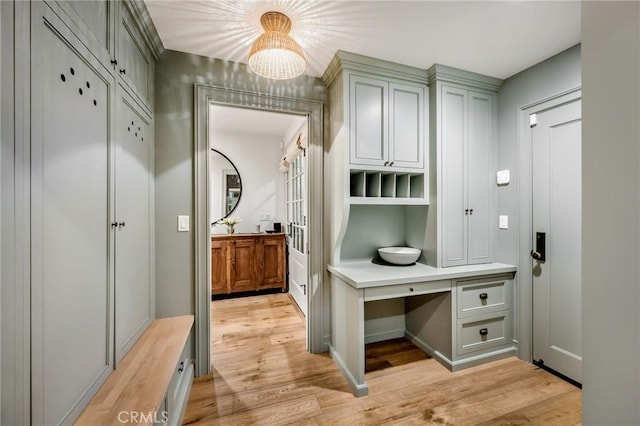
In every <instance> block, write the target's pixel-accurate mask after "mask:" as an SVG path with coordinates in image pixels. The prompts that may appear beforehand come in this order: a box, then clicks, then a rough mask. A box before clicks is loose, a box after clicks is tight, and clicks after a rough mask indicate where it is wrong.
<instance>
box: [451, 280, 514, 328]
mask: <svg viewBox="0 0 640 426" xmlns="http://www.w3.org/2000/svg"><path fill="white" fill-rule="evenodd" d="M510 278H511V277H510V276H504V277H497V278H495V279H489V280H487V279H483V280H474V281H458V282H457V283H456V286H457V294H458V296H457V302H458V318H464V317H468V316H471V315H478V314H486V313H490V312H498V311H503V310H505V309H510V308H511V281H510Z"/></svg>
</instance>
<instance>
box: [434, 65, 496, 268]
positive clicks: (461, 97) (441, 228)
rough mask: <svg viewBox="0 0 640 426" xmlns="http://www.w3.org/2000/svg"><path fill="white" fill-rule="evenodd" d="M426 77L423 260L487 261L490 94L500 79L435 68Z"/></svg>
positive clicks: (492, 137) (492, 187)
mask: <svg viewBox="0 0 640 426" xmlns="http://www.w3.org/2000/svg"><path fill="white" fill-rule="evenodd" d="M428 75H429V85H430V89H431V90H430V91H429V94H430V95H429V113H430V123H431V126H430V131H431V146H430V149H431V153H430V156H429V158H430V160H431V162H432V164H431V172H432V179H431V181H430V183H431V191H430V194H431V203H430V211H429V216H428V223H427V232H428V238H427V240H428V241H429V244H431V246H430V247H429V249H428V250H427V253H426V254H427V262H428V263H429V264H431V265H433V266H437V267H446V266H459V265H468V264H478V263H489V262H492V261H493V259H494V246H495V240H496V237H497V232H498V216H497V186H496V178H495V172H496V158H497V126H496V117H497V102H496V100H497V93H496V92H497V91H498V89H499V88H500V86H501V84H502V80H499V79H496V78H492V77H487V76H483V75H479V74H475V73H471V72H468V71H463V70H458V69H455V68H451V67H446V66H443V65H438V64H436V65H434V66H433V67H431V68H430V69H429V71H428ZM434 172H435V173H434Z"/></svg>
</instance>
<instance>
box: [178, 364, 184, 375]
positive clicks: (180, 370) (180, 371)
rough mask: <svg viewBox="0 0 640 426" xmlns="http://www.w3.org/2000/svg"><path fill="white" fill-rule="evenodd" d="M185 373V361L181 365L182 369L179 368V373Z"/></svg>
mask: <svg viewBox="0 0 640 426" xmlns="http://www.w3.org/2000/svg"><path fill="white" fill-rule="evenodd" d="M183 371H184V361H182V362H181V363H180V367H179V368H178V373H182V372H183Z"/></svg>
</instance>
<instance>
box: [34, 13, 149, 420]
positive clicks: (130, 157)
mask: <svg viewBox="0 0 640 426" xmlns="http://www.w3.org/2000/svg"><path fill="white" fill-rule="evenodd" d="M137 7H138V5H135V4H129V3H126V4H125V3H119V2H110V1H101V2H100V1H96V2H82V1H77V2H59V3H55V2H51V3H43V2H32V3H31V5H30V18H31V19H30V25H31V52H30V63H31V74H30V84H31V99H30V117H31V118H30V119H31V126H30V127H31V143H30V151H31V160H30V162H31V163H30V167H29V169H30V181H31V195H30V204H31V219H30V235H31V272H30V273H31V294H32V297H31V306H30V311H31V324H30V325H31V423H32V424H47V425H48V424H59V423H71V422H73V420H74V419H75V418H76V417H77V416H78V415H79V414H80V412H81V411H82V409H83V408H84V407H85V405H86V404H87V403H88V401H89V400H90V399H91V398H92V397H93V395H94V394H95V393H96V391H97V390H98V389H99V387H100V386H101V385H102V383H103V382H104V381H105V380H106V378H107V377H108V375H109V374H110V373H111V371H112V370H113V369H114V368H115V365H116V363H117V362H118V361H119V360H120V359H121V358H122V357H123V356H124V354H125V353H126V352H127V351H128V350H129V349H130V347H131V346H132V345H133V344H134V343H135V341H136V340H137V338H138V337H139V336H140V335H141V334H142V332H143V331H144V330H145V329H146V327H147V326H148V325H149V323H150V322H151V320H152V319H153V318H154V306H155V295H154V290H153V288H154V286H153V282H154V277H153V241H152V230H153V217H154V214H153V198H152V196H153V175H154V173H153V113H152V110H151V105H152V88H153V50H152V49H153V47H152V44H151V43H148V40H145V37H144V30H142V29H141V28H140V27H138V26H137V24H136V23H135V22H136V21H135V20H134V19H133V16H134V15H135V13H136V10H137V9H136V8H137ZM123 64H128V65H123ZM125 66H126V67H127V68H125ZM123 70H124V71H123Z"/></svg>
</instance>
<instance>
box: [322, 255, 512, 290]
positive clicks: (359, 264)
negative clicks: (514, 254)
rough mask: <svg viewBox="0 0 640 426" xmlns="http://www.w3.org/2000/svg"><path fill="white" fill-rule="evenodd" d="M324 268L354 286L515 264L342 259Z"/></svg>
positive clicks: (496, 270) (486, 271) (501, 269)
mask: <svg viewBox="0 0 640 426" xmlns="http://www.w3.org/2000/svg"><path fill="white" fill-rule="evenodd" d="M327 269H328V270H329V272H330V273H331V274H333V275H335V276H337V277H338V278H340V279H341V280H343V281H344V282H346V283H348V284H350V285H351V286H353V287H355V288H367V287H379V286H384V285H394V284H409V283H415V282H424V281H437V280H450V279H457V278H468V277H476V276H483V275H494V274H503V273H509V272H515V271H516V267H515V266H513V265H507V264H505V263H485V264H481V265H465V266H452V267H448V268H434V267H433V266H427V265H423V264H421V263H416V264H415V265H411V266H386V265H378V264H374V263H372V262H371V261H370V260H368V261H354V262H345V263H342V264H340V265H338V266H333V265H327Z"/></svg>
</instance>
